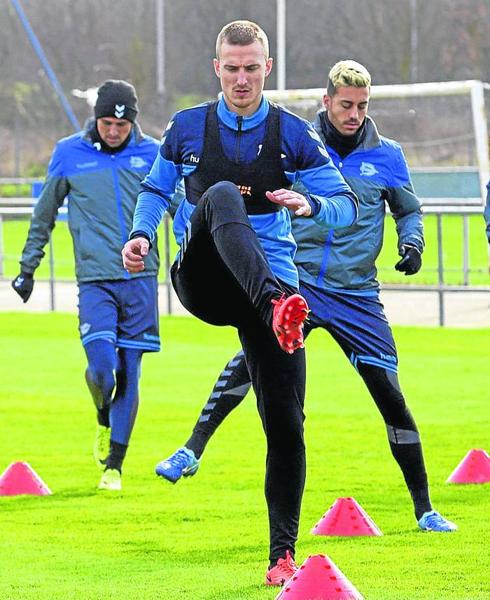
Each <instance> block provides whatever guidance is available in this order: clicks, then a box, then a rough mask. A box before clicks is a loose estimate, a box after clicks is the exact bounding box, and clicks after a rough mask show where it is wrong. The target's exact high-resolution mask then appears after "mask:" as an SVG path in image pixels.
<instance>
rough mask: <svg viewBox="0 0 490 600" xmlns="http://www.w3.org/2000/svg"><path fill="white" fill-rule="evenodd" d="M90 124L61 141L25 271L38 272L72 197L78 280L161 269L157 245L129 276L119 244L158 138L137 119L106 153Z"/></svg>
mask: <svg viewBox="0 0 490 600" xmlns="http://www.w3.org/2000/svg"><path fill="white" fill-rule="evenodd" d="M93 126H94V122H93V120H92V121H91V122H89V123H88V124H87V129H86V130H84V131H82V132H79V133H76V134H74V135H71V136H70V137H67V138H64V139H62V140H60V141H59V142H58V143H57V144H56V147H55V149H54V151H53V154H52V156H51V161H50V163H49V167H48V173H47V176H46V181H45V183H44V186H43V189H42V192H41V195H40V196H39V199H38V202H37V204H36V206H35V209H34V212H33V215H32V221H31V225H30V229H29V234H28V237H27V241H26V244H25V246H24V250H23V252H22V258H21V261H20V264H21V268H22V271H24V272H26V273H34V271H35V270H36V268H37V267H38V266H39V263H40V262H41V259H42V258H43V256H44V250H43V248H44V247H45V245H46V243H47V242H48V240H49V235H50V233H51V231H52V229H53V227H54V225H55V221H56V215H57V213H58V209H59V208H60V207H61V205H62V204H63V202H64V200H65V198H68V225H69V228H70V233H71V235H72V238H73V248H74V254H75V268H76V278H77V281H79V282H88V281H103V280H116V279H127V278H129V277H141V276H143V277H148V276H149V275H156V274H157V273H158V267H159V258H158V252H157V249H156V244H154V246H153V249H152V250H151V252H150V255H149V256H148V258H147V260H146V269H145V271H144V272H143V273H141V274H136V275H131V276H130V275H129V274H128V273H127V272H126V271H125V269H124V268H123V265H122V259H121V249H122V247H123V246H124V244H125V242H126V240H127V238H128V234H129V231H130V229H131V225H132V221H133V213H134V208H135V205H136V199H137V196H138V192H139V189H140V183H141V181H142V179H143V178H144V177H145V175H146V174H147V173H148V171H149V170H150V168H151V165H152V164H153V161H154V160H155V157H156V155H157V153H158V147H159V142H158V141H157V140H155V139H154V138H152V137H149V136H147V135H144V134H143V133H142V132H141V130H140V128H139V126H138V125H137V124H135V125H134V126H133V130H132V132H131V134H130V135H131V138H130V140H129V142H128V143H127V144H126V145H125V146H124V148H123V149H122V150H120V151H119V152H117V151H116V152H113V153H110V152H104V151H101V149H100V144H98V143H96V142H95V143H94V141H93V137H92V136H91V135H90V132H91V129H92V128H93Z"/></svg>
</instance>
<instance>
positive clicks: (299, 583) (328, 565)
mask: <svg viewBox="0 0 490 600" xmlns="http://www.w3.org/2000/svg"><path fill="white" fill-rule="evenodd" d="M276 600H363V597H362V595H361V594H360V592H359V591H358V590H356V588H355V587H354V586H353V585H352V583H351V582H350V581H349V580H348V579H347V577H346V576H345V575H344V574H343V573H342V571H341V570H340V569H339V568H338V567H337V566H336V565H335V564H334V562H333V561H331V560H330V559H329V558H328V556H325V555H324V554H316V555H315V556H309V557H308V558H307V559H306V560H305V562H304V563H303V564H302V565H301V567H300V568H299V569H298V570H297V571H296V573H295V574H294V575H293V576H292V577H291V579H290V580H289V581H288V582H287V583H286V585H285V586H284V587H283V589H282V590H281V591H280V593H279V595H278V596H276Z"/></svg>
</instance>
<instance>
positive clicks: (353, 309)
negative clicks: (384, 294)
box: [300, 283, 398, 373]
mask: <svg viewBox="0 0 490 600" xmlns="http://www.w3.org/2000/svg"><path fill="white" fill-rule="evenodd" d="M300 292H301V294H303V296H304V297H305V298H306V301H307V302H308V305H309V307H310V310H311V313H310V315H309V317H308V321H307V323H306V326H305V334H308V333H309V332H310V331H311V330H312V329H316V328H318V327H321V328H322V329H326V330H327V331H328V332H329V333H330V334H331V336H332V337H333V338H334V339H335V341H336V342H337V343H338V344H339V346H340V347H341V348H342V350H343V351H344V353H345V354H346V356H347V358H348V359H349V360H350V361H351V363H352V364H353V365H354V367H356V368H357V363H358V362H362V363H365V364H369V365H374V366H377V367H381V368H383V369H386V370H388V371H392V372H394V373H396V372H397V370H398V356H397V353H396V347H395V341H394V339H393V334H392V332H391V328H390V326H389V324H388V320H387V319H386V316H385V313H384V310H383V305H382V304H381V302H380V300H379V296H378V295H377V294H376V295H369V296H360V295H356V294H348V293H342V292H337V291H335V292H332V291H326V290H322V289H320V288H317V287H313V286H311V285H306V284H304V283H301V285H300Z"/></svg>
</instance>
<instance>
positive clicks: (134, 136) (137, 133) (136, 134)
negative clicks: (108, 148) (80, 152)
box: [82, 117, 144, 153]
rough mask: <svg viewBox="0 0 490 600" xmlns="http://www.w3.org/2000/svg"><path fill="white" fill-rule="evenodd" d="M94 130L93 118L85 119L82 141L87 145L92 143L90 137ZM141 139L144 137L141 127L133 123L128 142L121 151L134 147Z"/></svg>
mask: <svg viewBox="0 0 490 600" xmlns="http://www.w3.org/2000/svg"><path fill="white" fill-rule="evenodd" d="M94 128H95V118H94V117H90V118H89V119H87V120H86V121H85V124H84V126H83V131H82V139H83V140H84V141H86V142H87V143H88V144H90V145H91V146H92V145H93V143H94V140H93V137H92V131H93V130H94ZM143 138H144V135H143V132H142V131H141V127H140V126H139V124H138V123H137V122H134V123H133V127H132V129H131V133H130V134H129V142H128V143H127V144H125V145H124V147H123V148H122V150H124V149H125V148H127V147H128V146H134V145H137V144H140V143H141V141H142V140H143ZM114 152H116V153H117V152H118V150H117V149H116V150H115V151H114Z"/></svg>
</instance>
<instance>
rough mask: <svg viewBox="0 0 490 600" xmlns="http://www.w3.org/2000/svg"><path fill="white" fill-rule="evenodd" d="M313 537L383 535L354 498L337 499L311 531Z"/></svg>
mask: <svg viewBox="0 0 490 600" xmlns="http://www.w3.org/2000/svg"><path fill="white" fill-rule="evenodd" d="M311 533H312V534H313V535H346V536H349V535H383V534H382V532H381V530H380V529H379V528H378V527H377V526H376V524H375V522H374V521H373V520H372V519H371V517H370V516H369V515H368V514H367V512H366V511H365V510H364V509H363V508H362V507H361V506H360V505H359V504H358V503H357V502H356V501H355V500H354V498H337V500H336V501H335V502H334V504H333V505H332V506H331V507H330V508H329V509H328V511H327V512H326V513H325V514H324V515H323V517H322V518H321V519H320V521H319V522H318V523H317V524H316V525H315V527H314V528H313V529H312V530H311Z"/></svg>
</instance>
